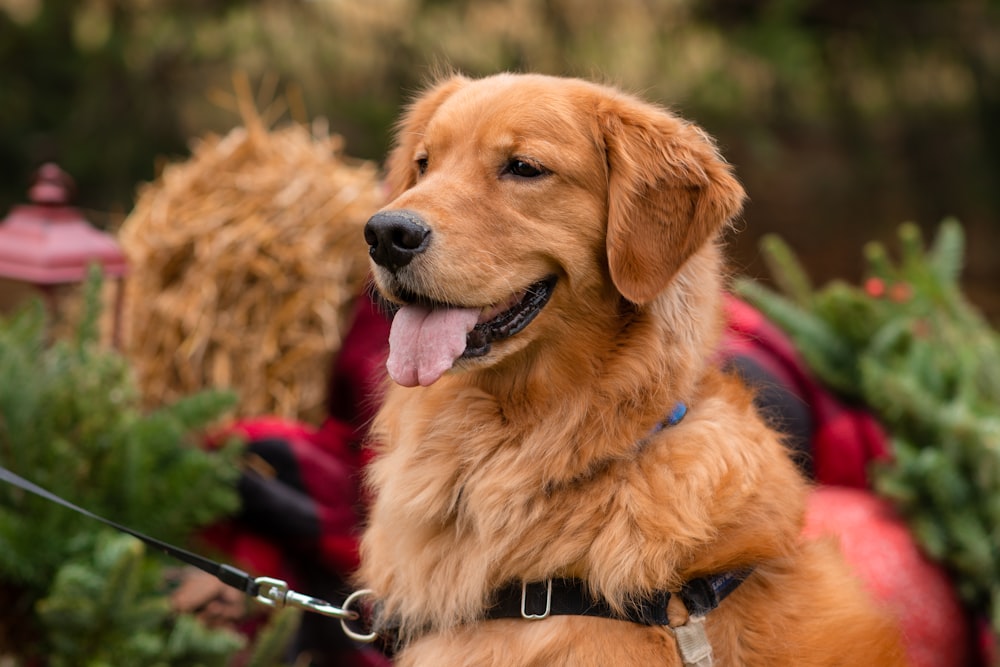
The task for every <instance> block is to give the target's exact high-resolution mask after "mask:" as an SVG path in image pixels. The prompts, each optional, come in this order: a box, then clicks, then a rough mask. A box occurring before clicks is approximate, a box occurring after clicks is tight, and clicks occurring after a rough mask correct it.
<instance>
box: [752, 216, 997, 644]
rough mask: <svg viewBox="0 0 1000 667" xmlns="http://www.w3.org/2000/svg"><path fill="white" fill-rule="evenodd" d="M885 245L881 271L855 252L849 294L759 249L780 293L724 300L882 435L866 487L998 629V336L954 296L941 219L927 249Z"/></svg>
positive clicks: (870, 249)
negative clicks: (855, 282)
mask: <svg viewBox="0 0 1000 667" xmlns="http://www.w3.org/2000/svg"><path fill="white" fill-rule="evenodd" d="M899 239H900V247H901V251H900V258H899V260H898V261H897V262H895V263H894V262H893V261H892V260H891V259H890V257H889V254H888V253H887V251H886V249H885V248H884V247H883V246H882V245H880V244H877V243H871V244H869V245H868V246H867V247H866V248H865V256H866V259H867V262H868V272H869V276H868V278H867V280H866V281H865V282H864V285H863V286H862V287H853V286H850V285H847V284H844V283H831V284H830V285H828V286H827V287H825V288H823V289H820V290H812V289H811V288H809V287H807V286H806V285H807V282H806V281H805V280H804V278H803V276H804V272H803V269H802V267H801V265H800V264H799V263H798V261H797V260H796V259H795V257H794V255H793V254H792V253H791V251H790V250H789V249H788V248H787V247H786V246H785V245H784V244H783V243H782V242H781V241H779V240H777V239H775V238H771V239H769V240H768V241H767V243H766V244H765V245H764V246H763V247H764V251H765V252H766V253H767V255H768V257H769V261H770V262H771V266H772V271H773V272H774V274H775V277H776V281H777V282H778V284H779V285H781V286H782V289H783V290H784V291H785V294H784V295H782V294H779V293H777V292H774V291H771V290H769V289H767V288H765V287H763V286H761V285H760V284H758V283H754V282H749V281H743V282H740V283H738V284H737V291H738V293H739V294H740V295H742V296H743V297H744V298H746V299H748V300H749V301H750V302H751V303H753V304H754V305H755V306H757V307H758V308H759V309H760V310H761V311H762V312H764V313H765V314H766V315H767V316H768V317H769V318H771V319H772V320H773V321H774V322H776V323H777V324H778V325H779V326H780V327H781V328H782V329H784V330H785V331H786V332H787V333H788V334H789V335H790V336H791V337H792V339H793V340H794V341H795V344H796V346H797V348H798V349H799V350H800V351H801V353H802V355H803V358H804V359H805V360H806V362H807V364H808V365H809V366H810V367H811V368H812V369H813V371H815V372H816V374H817V375H818V376H819V377H820V378H821V379H822V380H823V381H824V382H825V383H826V384H827V385H828V386H830V387H831V388H833V389H834V390H836V391H837V392H839V393H841V394H842V395H844V396H846V397H847V398H849V399H852V400H858V401H862V402H864V403H865V404H867V405H868V406H870V407H871V408H872V409H873V410H874V412H875V414H877V416H878V417H879V419H880V420H881V421H882V423H883V424H884V425H885V426H886V427H887V428H888V430H889V432H890V434H891V438H892V447H893V461H892V462H891V463H888V464H882V465H878V466H876V468H875V469H874V470H873V472H874V479H875V486H876V489H877V490H878V491H879V492H880V493H882V494H883V495H885V496H887V497H889V498H891V499H893V500H894V501H895V502H896V503H897V505H898V506H899V508H900V509H901V511H902V513H903V515H904V516H905V517H906V518H907V519H908V521H909V523H910V526H911V528H912V530H913V532H914V534H915V536H916V537H917V539H918V541H919V542H920V543H921V544H922V546H923V547H924V549H925V550H926V551H927V553H928V554H929V555H931V556H932V557H933V558H935V559H937V560H939V561H940V562H942V563H943V564H945V565H946V566H947V567H948V568H950V569H951V570H952V571H953V573H954V575H955V577H956V580H957V584H958V590H959V592H960V594H961V596H962V597H963V598H964V600H965V601H966V602H968V603H969V604H970V605H972V606H973V607H975V608H978V609H981V610H984V611H985V612H986V613H987V614H989V615H990V618H991V620H992V625H993V629H994V631H998V632H1000V531H998V530H997V529H996V527H997V526H1000V335H998V334H997V332H996V331H995V330H994V329H993V328H991V326H990V325H989V324H988V323H987V322H986V321H985V320H984V319H983V317H982V316H981V315H980V313H979V312H978V311H977V310H976V309H975V308H974V307H972V306H971V305H970V304H969V302H968V301H967V300H966V299H965V298H964V296H963V293H962V288H961V285H960V283H959V274H960V271H961V265H962V256H963V253H964V235H963V232H962V228H961V226H960V225H959V223H958V222H956V221H955V220H946V221H944V222H943V223H942V224H941V227H940V230H939V232H938V234H937V237H936V238H935V240H934V243H933V244H932V245H931V247H930V248H929V249H925V247H924V242H923V239H922V238H921V234H920V231H919V229H918V228H917V227H916V225H912V224H907V225H903V226H902V227H900V230H899Z"/></svg>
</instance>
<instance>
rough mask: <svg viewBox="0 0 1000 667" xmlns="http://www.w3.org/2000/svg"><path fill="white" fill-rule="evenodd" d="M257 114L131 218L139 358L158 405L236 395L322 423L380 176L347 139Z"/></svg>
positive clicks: (127, 233)
mask: <svg viewBox="0 0 1000 667" xmlns="http://www.w3.org/2000/svg"><path fill="white" fill-rule="evenodd" d="M243 115H244V121H245V124H246V127H245V128H237V129H234V130H232V131H231V132H230V133H229V134H227V135H226V136H225V137H222V138H219V137H217V136H208V137H206V138H204V139H203V140H202V141H201V142H200V143H199V144H198V145H197V146H196V147H195V150H194V153H193V155H192V157H191V158H190V159H189V160H188V161H186V162H183V163H178V164H173V165H169V166H167V167H166V168H165V169H164V170H163V172H162V174H161V175H160V177H159V178H158V179H157V180H156V181H155V182H153V183H151V184H148V185H146V186H145V187H143V188H142V189H141V191H140V196H139V199H138V202H137V203H136V206H135V209H134V210H133V212H132V213H131V215H130V216H129V217H128V219H127V220H126V221H125V223H124V224H123V226H122V229H121V233H120V236H121V241H122V245H123V247H124V249H125V252H126V253H127V255H128V257H129V260H130V262H131V267H132V272H131V274H130V276H129V278H128V280H127V285H126V297H125V305H124V310H123V333H124V336H125V350H126V354H127V355H128V356H129V358H130V359H131V360H132V362H133V364H134V366H135V369H136V372H137V375H138V380H139V384H140V387H141V389H142V391H143V394H144V396H145V398H146V400H147V402H148V403H149V404H150V405H155V404H158V403H162V402H167V401H171V400H174V399H177V398H179V397H181V396H184V395H187V394H190V393H191V392H194V391H197V390H200V389H203V388H208V387H214V388H234V389H235V390H237V391H238V392H239V394H240V397H241V400H240V404H239V407H238V413H239V414H240V415H249V416H252V415H264V414H271V415H279V416H282V417H287V418H294V419H302V420H306V421H313V422H315V421H317V420H319V419H320V418H321V417H322V416H323V414H324V400H325V397H326V396H325V395H326V389H327V387H326V383H327V379H328V372H329V366H330V360H331V356H332V355H333V354H335V353H336V352H337V351H338V350H339V348H340V344H341V339H342V336H343V333H344V331H345V327H346V326H347V324H348V322H347V319H348V317H349V315H350V311H351V304H352V301H353V299H354V297H356V296H357V294H358V293H359V292H360V291H361V289H363V282H364V280H365V275H366V272H367V255H366V252H365V245H364V242H363V237H362V226H363V224H364V222H365V220H367V219H368V217H369V216H370V215H371V213H372V212H374V211H375V209H377V208H378V206H379V205H380V201H381V196H382V195H381V190H380V185H379V181H378V175H377V170H376V168H375V166H374V165H373V164H371V163H367V162H358V161H352V160H349V159H346V158H344V157H343V156H342V155H341V148H342V141H341V139H340V138H339V137H337V136H322V135H321V136H316V133H315V132H311V131H310V130H309V129H307V128H306V127H304V126H303V125H300V124H296V125H291V126H288V127H285V128H282V129H277V130H270V131H269V130H267V129H266V128H265V127H264V125H263V122H262V121H261V120H260V118H259V116H257V115H256V113H254V112H252V111H251V112H249V113H248V111H247V110H246V109H245V108H244V109H243Z"/></svg>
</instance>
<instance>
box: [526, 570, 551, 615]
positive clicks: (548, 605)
mask: <svg viewBox="0 0 1000 667" xmlns="http://www.w3.org/2000/svg"><path fill="white" fill-rule="evenodd" d="M527 598H528V582H526V581H522V582H521V618H523V619H525V620H528V621H540V620H542V619H543V618H548V617H549V614H551V613H552V580H551V579H546V580H545V611H543V612H542V613H541V614H529V613H528V612H527Z"/></svg>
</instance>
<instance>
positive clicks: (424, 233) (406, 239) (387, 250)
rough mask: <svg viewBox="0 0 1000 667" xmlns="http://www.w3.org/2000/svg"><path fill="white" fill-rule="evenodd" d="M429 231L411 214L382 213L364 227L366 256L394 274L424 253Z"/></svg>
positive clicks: (428, 240) (373, 217)
mask: <svg viewBox="0 0 1000 667" xmlns="http://www.w3.org/2000/svg"><path fill="white" fill-rule="evenodd" d="M430 236H431V229H430V227H428V226H427V224H426V223H425V222H424V221H423V220H422V219H421V218H420V216H418V215H417V214H415V213H412V212H410V211H381V212H379V213H376V214H375V215H373V216H372V217H371V218H370V219H369V220H368V222H367V223H366V224H365V241H366V242H367V243H368V254H369V255H371V258H372V259H373V260H375V263H376V264H378V265H379V266H384V267H385V268H387V269H389V270H391V271H395V270H397V269H399V268H402V267H404V266H406V265H407V264H409V263H410V260H412V259H413V258H414V257H416V256H417V255H419V254H420V253H422V252H423V251H424V250H426V249H427V244H428V243H429V242H430Z"/></svg>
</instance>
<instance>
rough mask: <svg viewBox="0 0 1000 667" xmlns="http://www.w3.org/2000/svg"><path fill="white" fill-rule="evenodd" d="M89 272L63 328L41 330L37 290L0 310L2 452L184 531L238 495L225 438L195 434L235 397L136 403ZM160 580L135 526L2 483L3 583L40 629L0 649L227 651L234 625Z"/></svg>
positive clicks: (141, 521)
mask: <svg viewBox="0 0 1000 667" xmlns="http://www.w3.org/2000/svg"><path fill="white" fill-rule="evenodd" d="M99 286H100V281H99V280H98V279H92V280H91V281H90V284H89V285H88V288H87V289H88V296H87V298H86V301H87V303H88V304H89V305H88V307H87V312H86V314H85V316H84V319H83V324H82V325H81V327H80V328H79V330H78V332H77V335H76V336H75V337H74V338H73V339H72V340H60V341H55V342H52V343H50V342H49V341H48V340H47V335H48V334H47V330H46V317H45V315H46V314H45V311H44V309H43V307H42V306H41V304H38V303H34V304H32V305H31V306H29V307H28V308H26V309H24V310H22V311H20V312H19V313H17V314H16V315H14V316H12V317H11V318H9V319H6V320H0V465H3V466H4V467H6V468H8V469H10V470H11V471H13V472H15V473H16V474H18V475H21V476H23V477H26V478H28V479H30V480H32V481H33V482H35V483H37V484H39V485H40V486H43V487H45V488H47V489H49V490H50V491H52V492H53V493H55V494H57V495H60V496H62V497H64V498H66V499H67V500H69V501H70V502H73V503H75V504H77V505H80V506H82V507H85V508H87V509H89V510H90V511H92V512H94V513H96V514H99V515H101V516H105V517H107V518H110V519H112V520H114V521H117V522H119V523H122V524H125V525H128V526H130V527H132V528H134V529H136V530H139V531H141V532H144V533H147V534H149V535H152V536H155V537H157V538H159V539H162V540H165V541H168V542H173V543H184V542H185V541H186V540H187V539H188V538H189V537H190V535H191V533H192V531H193V530H194V529H195V528H197V527H199V526H202V525H205V524H206V523H208V522H210V521H213V520H216V519H218V518H220V517H223V516H226V515H231V514H232V513H233V512H234V511H235V510H236V509H237V508H238V503H239V500H238V495H237V493H236V485H235V481H236V476H237V475H238V468H237V465H236V460H235V456H236V454H237V453H238V451H237V448H236V447H235V444H234V446H233V447H228V448H224V449H222V450H219V451H212V452H209V451H206V450H205V449H203V448H201V447H199V446H198V444H197V440H196V437H197V434H198V432H199V430H201V429H203V428H205V427H206V426H207V425H209V424H210V423H211V422H213V421H214V420H216V419H217V418H218V417H219V416H221V414H222V413H223V412H224V411H225V410H226V409H228V408H229V407H231V406H232V405H233V404H234V397H233V396H231V395H229V394H225V393H216V392H205V393H202V394H198V395H196V396H191V397H188V398H186V399H185V400H183V401H180V402H179V403H177V404H175V405H171V406H167V407H164V408H162V409H159V410H156V411H154V412H151V413H144V412H142V411H141V409H140V404H139V396H138V393H137V391H136V389H135V386H134V385H133V382H132V377H131V373H130V371H129V368H128V365H127V363H126V361H125V360H124V359H123V358H122V357H121V356H120V355H118V354H117V353H116V352H114V351H112V350H108V349H105V348H102V347H100V346H99V345H98V344H97V342H96V340H95V338H96V335H95V332H96V326H95V324H94V323H95V322H96V320H97V305H96V304H97V298H96V294H97V292H98V290H99ZM164 586H165V584H164V577H163V565H162V563H161V561H160V560H159V559H152V558H148V557H144V555H143V549H142V547H141V545H140V544H139V543H138V542H136V541H135V540H133V539H132V538H130V537H124V536H117V535H114V534H112V533H111V532H110V529H108V528H105V527H103V525H102V524H100V523H98V522H96V521H93V520H90V519H87V518H84V517H81V516H80V515H78V514H75V513H73V512H71V511H69V510H67V509H65V508H63V507H61V506H59V505H56V504H54V503H51V502H49V501H47V500H44V499H41V498H37V497H35V496H33V495H30V494H27V493H24V492H22V491H20V490H19V489H17V488H14V487H11V486H0V592H4V593H5V594H6V597H8V598H9V597H11V596H13V597H14V600H15V604H14V605H12V606H11V609H12V610H13V609H21V610H25V609H31V608H32V607H33V606H34V608H35V609H36V611H37V618H35V619H34V620H32V621H30V624H31V625H33V626H34V629H33V633H38V634H40V636H41V639H40V640H37V638H36V639H34V640H29V639H27V638H18V637H14V638H12V639H11V640H10V641H12V642H16V641H17V640H18V639H22V640H23V641H25V642H26V643H25V645H24V646H15V647H14V648H13V649H12V648H10V647H7V646H2V647H0V653H4V654H7V653H10V652H11V651H12V650H13V652H14V653H15V654H17V653H21V654H23V655H25V656H30V655H31V654H33V653H37V654H38V655H43V656H45V659H46V660H47V661H48V664H51V665H54V666H55V665H94V666H97V665H125V664H143V665H146V664H148V665H198V664H204V665H214V664H223V662H221V661H222V658H223V657H224V656H227V655H231V654H232V652H233V650H234V649H235V648H236V646H237V644H238V642H236V641H235V638H234V637H233V636H231V635H229V634H228V633H222V632H221V631H214V630H208V629H207V628H204V627H201V625H200V623H198V622H197V621H196V620H195V619H194V618H193V617H185V616H180V617H172V616H171V615H170V610H169V609H168V606H167V603H166V598H165V597H164V595H165V589H164ZM36 603H37V604H36ZM3 615H4V611H3V610H2V609H0V627H2V626H3V625H4V623H5V621H4V619H3ZM22 620H23V619H22Z"/></svg>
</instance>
